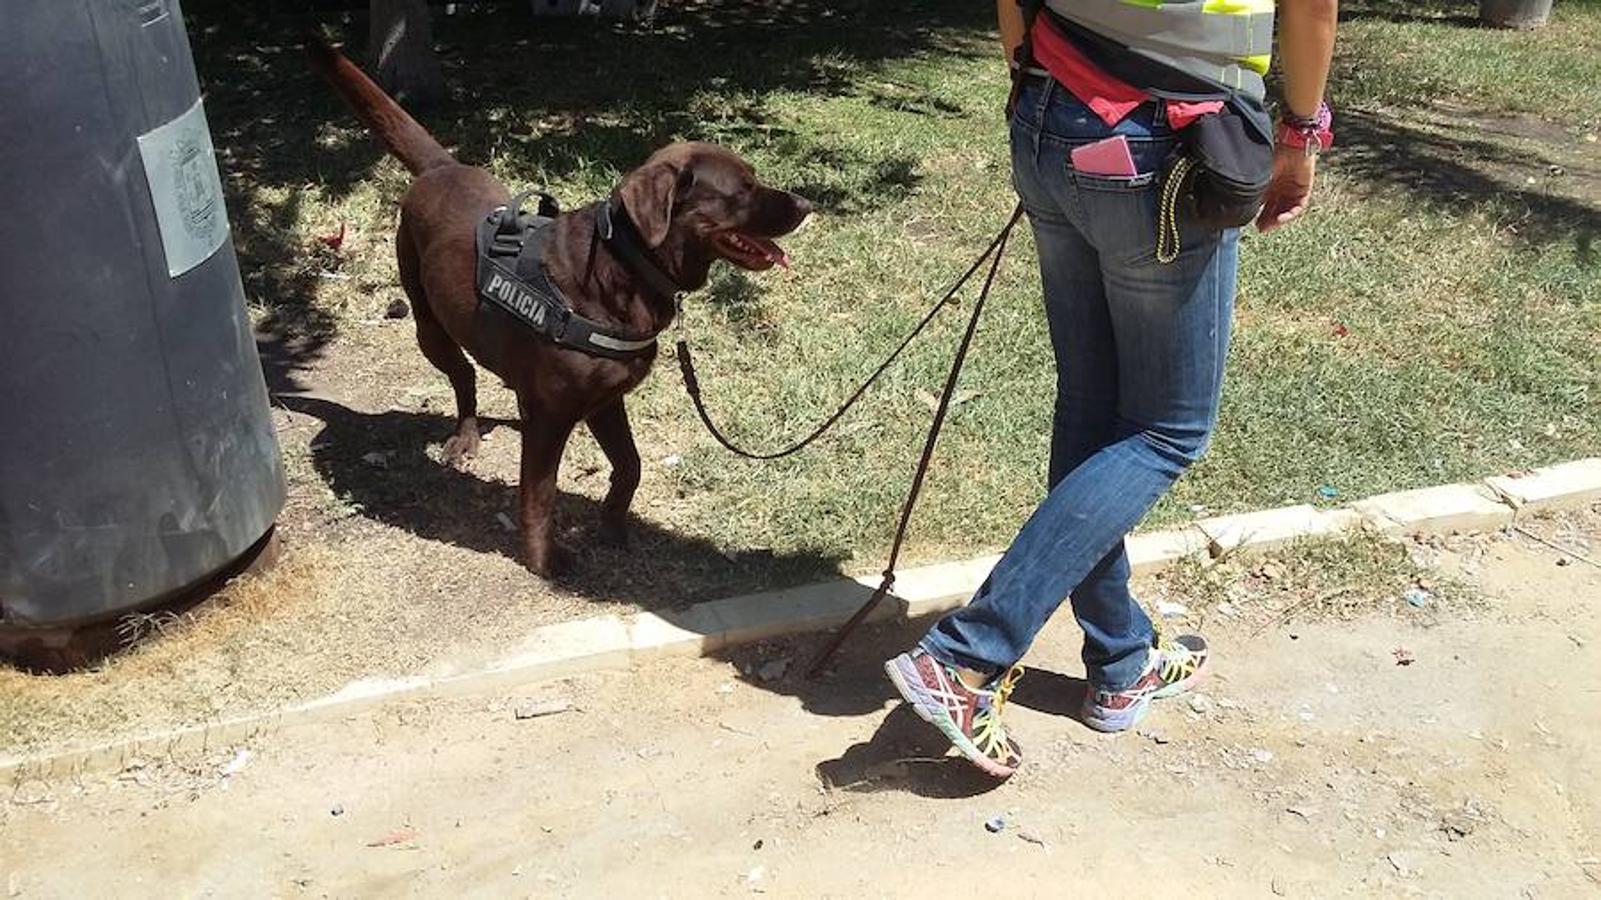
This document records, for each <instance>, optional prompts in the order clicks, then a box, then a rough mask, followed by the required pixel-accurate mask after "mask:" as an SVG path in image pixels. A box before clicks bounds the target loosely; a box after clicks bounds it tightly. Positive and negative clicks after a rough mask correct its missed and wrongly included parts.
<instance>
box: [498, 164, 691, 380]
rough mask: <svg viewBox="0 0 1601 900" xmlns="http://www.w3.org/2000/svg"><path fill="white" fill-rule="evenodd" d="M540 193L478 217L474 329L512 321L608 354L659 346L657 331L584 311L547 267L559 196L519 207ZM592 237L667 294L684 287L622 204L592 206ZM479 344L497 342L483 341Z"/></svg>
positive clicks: (630, 354)
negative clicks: (630, 328) (637, 329)
mask: <svg viewBox="0 0 1601 900" xmlns="http://www.w3.org/2000/svg"><path fill="white" fill-rule="evenodd" d="M535 194H536V192H535V191H524V192H522V193H521V194H518V195H517V196H516V197H513V198H512V201H511V202H510V203H509V204H507V205H505V206H502V207H497V208H496V209H495V210H494V211H493V212H491V213H490V214H489V215H488V217H486V218H485V219H484V220H483V221H482V222H479V223H478V228H477V232H476V240H477V246H478V266H477V279H476V283H477V286H478V312H477V324H476V326H475V327H477V328H478V329H480V330H485V329H494V328H499V327H502V325H503V323H505V322H507V321H508V320H509V322H510V323H511V324H515V325H517V326H521V327H526V328H530V329H532V330H533V331H534V332H536V333H538V334H540V335H542V336H544V337H545V338H547V339H548V340H550V341H551V342H552V343H554V344H556V345H558V346H561V347H566V348H568V349H570V350H577V351H579V352H581V353H588V354H590V355H591V356H601V357H605V358H607V359H633V358H635V357H639V356H644V355H646V354H648V353H652V352H654V351H655V349H656V335H654V334H631V333H628V332H625V331H620V330H618V329H615V328H612V327H611V326H608V325H604V324H602V323H600V322H596V321H595V320H593V319H589V318H586V317H584V316H581V315H579V314H578V313H577V312H576V311H574V310H573V308H572V304H570V303H568V302H567V299H566V298H565V297H563V296H562V293H561V291H560V289H558V288H557V287H556V285H555V283H553V282H552V281H551V280H550V275H549V274H548V273H547V272H546V271H545V265H544V250H545V245H546V243H547V242H548V241H549V240H550V236H551V230H550V226H551V225H552V224H553V223H554V222H555V221H556V216H557V215H558V214H559V213H560V208H559V207H558V205H557V203H556V200H555V198H553V197H551V196H550V195H549V194H543V193H539V194H538V197H539V202H538V204H537V206H536V208H535V212H533V213H525V212H523V209H522V205H523V203H524V201H526V200H527V199H528V198H529V197H530V196H534V195H535ZM595 239H596V240H598V241H601V242H604V243H605V244H606V246H607V248H608V249H610V250H611V251H612V252H613V253H615V254H616V255H617V256H618V257H619V258H621V259H622V260H623V262H624V264H625V265H627V266H628V268H629V270H630V271H631V272H632V273H633V274H634V275H635V276H636V277H638V278H641V279H642V280H644V281H645V283H646V284H647V285H649V286H650V288H651V289H652V290H654V291H656V292H658V293H660V294H662V295H663V296H666V297H677V296H678V295H679V294H680V293H682V291H681V290H680V289H679V287H678V285H677V284H676V283H675V282H674V281H673V280H672V278H671V277H669V276H668V275H667V273H666V272H663V271H662V269H661V266H660V265H658V264H657V263H656V261H655V259H654V258H652V256H651V255H650V252H649V251H648V250H647V249H646V248H645V244H644V242H643V240H642V239H641V238H640V236H639V231H638V230H637V229H636V228H635V227H634V223H633V220H632V219H630V218H629V217H628V212H627V210H625V209H624V208H623V206H622V203H621V202H620V201H619V200H617V199H615V198H613V199H610V200H604V201H601V202H600V203H599V204H597V206H596V210H595ZM480 343H481V345H482V346H486V347H488V346H494V342H491V341H482V342H480Z"/></svg>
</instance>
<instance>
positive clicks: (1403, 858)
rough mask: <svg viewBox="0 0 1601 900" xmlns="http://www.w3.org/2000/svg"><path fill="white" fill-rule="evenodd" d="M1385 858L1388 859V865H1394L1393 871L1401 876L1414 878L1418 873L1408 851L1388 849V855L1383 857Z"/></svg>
mask: <svg viewBox="0 0 1601 900" xmlns="http://www.w3.org/2000/svg"><path fill="white" fill-rule="evenodd" d="M1385 859H1388V860H1389V861H1390V865H1392V866H1394V867H1395V871H1396V872H1397V873H1398V874H1400V876H1401V877H1402V878H1414V877H1416V876H1417V875H1418V874H1420V873H1419V872H1418V867H1417V865H1416V863H1415V861H1414V860H1413V858H1412V854H1410V853H1407V852H1405V851H1402V850H1392V851H1390V853H1389V855H1388V856H1386V857H1385Z"/></svg>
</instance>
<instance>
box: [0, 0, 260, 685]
mask: <svg viewBox="0 0 1601 900" xmlns="http://www.w3.org/2000/svg"><path fill="white" fill-rule="evenodd" d="M3 18H4V27H3V28H0V94H3V95H4V103H0V198H4V201H3V202H4V204H5V211H6V214H5V215H4V216H0V652H6V653H8V654H9V655H13V656H17V655H19V654H20V655H22V656H24V657H30V656H31V657H33V658H37V656H38V654H37V653H30V652H27V651H30V650H31V651H42V652H44V655H45V656H46V657H48V656H49V655H50V652H51V648H52V647H59V643H58V642H59V638H60V636H61V635H62V634H65V633H71V632H72V631H73V630H75V629H79V628H81V627H82V626H85V625H89V624H92V623H97V622H102V623H103V622H105V621H107V620H108V619H114V618H116V617H117V616H118V615H119V614H123V613H127V612H130V611H133V610H138V609H143V608H148V607H151V606H156V605H160V604H163V603H166V602H169V601H171V600H173V599H174V598H177V597H180V596H182V595H184V594H185V593H186V592H191V591H192V590H193V589H194V588H195V587H197V586H199V585H203V584H205V583H207V582H208V581H211V580H213V579H215V578H216V577H217V576H218V575H219V574H220V573H226V572H228V571H229V570H230V569H231V568H234V567H237V566H239V565H240V564H241V561H242V560H243V559H245V558H247V557H248V556H249V555H250V554H251V553H252V551H253V550H255V549H257V548H259V547H261V546H263V545H264V544H265V542H266V540H267V538H268V535H269V532H270V529H271V528H272V524H273V520H274V519H275V518H276V517H277V515H278V512H279V510H280V509H281V508H282V505H283V497H284V481H283V472H282V468H281V464H280V460H279V454H278V445H277V440H276V437H275V434H274V432H273V427H272V420H271V416H270V413H269V410H268V406H267V392H266V385H265V383H264V382H263V379H262V372H261V365H260V362H259V360H258V359H257V356H256V348H255V343H254V340H253V338H252V335H251V330H250V326H249V320H248V317H247V315H246V312H245V301H244V289H243V287H242V286H241V284H240V280H239V266H238V262H237V260H236V259H235V257H234V250H233V244H232V242H231V241H230V239H229V229H228V217H227V210H226V209H224V206H223V198H222V190H221V182H220V180H219V177H218V172H217V167H216V162H215V159H214V155H213V150H212V145H211V136H210V133H209V130H208V128H207V125H206V118H205V109H204V106H203V105H202V104H201V102H200V93H199V86H198V84H197V83H196V79H195V71H194V62H193V59H192V58H191V56H190V52H189V41H188V36H187V35H186V34H185V32H184V26H183V17H182V13H181V11H180V9H179V4H178V2H177V0H6V2H5V11H4V13H3ZM19 648H21V649H20V650H19ZM36 664H39V665H44V664H46V663H36Z"/></svg>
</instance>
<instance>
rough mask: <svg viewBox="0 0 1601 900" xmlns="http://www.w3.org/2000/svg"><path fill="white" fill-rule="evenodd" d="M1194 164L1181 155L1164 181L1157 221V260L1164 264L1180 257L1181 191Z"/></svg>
mask: <svg viewBox="0 0 1601 900" xmlns="http://www.w3.org/2000/svg"><path fill="white" fill-rule="evenodd" d="M1194 165H1195V162H1194V160H1192V159H1190V158H1189V157H1188V156H1181V157H1179V158H1178V160H1177V161H1176V162H1174V163H1173V168H1172V169H1171V170H1169V171H1168V173H1167V180H1166V181H1164V182H1162V198H1161V209H1160V210H1159V213H1158V216H1157V222H1156V261H1157V262H1159V263H1162V264H1164V265H1165V264H1167V263H1170V262H1172V261H1173V260H1175V259H1178V258H1179V244H1180V240H1179V217H1178V199H1179V192H1180V191H1182V190H1183V189H1184V180H1185V178H1186V176H1188V175H1189V172H1190V168H1191V167H1193V166H1194Z"/></svg>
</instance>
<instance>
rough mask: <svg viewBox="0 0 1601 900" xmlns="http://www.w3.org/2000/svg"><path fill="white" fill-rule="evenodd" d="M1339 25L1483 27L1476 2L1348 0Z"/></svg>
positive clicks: (1473, 0) (1449, 0) (1341, 5)
mask: <svg viewBox="0 0 1601 900" xmlns="http://www.w3.org/2000/svg"><path fill="white" fill-rule="evenodd" d="M1340 21H1341V22H1363V21H1379V22H1391V23H1394V24H1397V25H1404V24H1410V23H1418V24H1424V25H1438V26H1446V27H1452V28H1482V27H1484V23H1482V22H1480V21H1479V4H1478V3H1477V2H1476V0H1354V2H1353V0H1346V2H1344V3H1341V4H1340Z"/></svg>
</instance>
